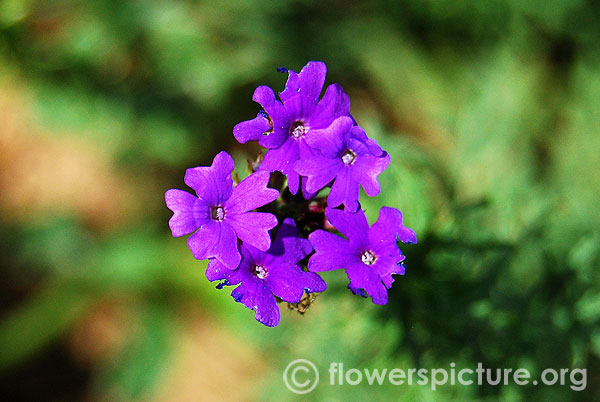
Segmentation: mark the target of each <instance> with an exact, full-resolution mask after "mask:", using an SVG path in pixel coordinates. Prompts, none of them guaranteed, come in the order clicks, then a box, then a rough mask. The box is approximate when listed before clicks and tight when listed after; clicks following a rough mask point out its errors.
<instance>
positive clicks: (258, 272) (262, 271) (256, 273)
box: [252, 265, 267, 279]
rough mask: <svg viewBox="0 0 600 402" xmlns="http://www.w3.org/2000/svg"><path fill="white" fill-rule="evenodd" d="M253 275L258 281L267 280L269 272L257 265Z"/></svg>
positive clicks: (253, 269)
mask: <svg viewBox="0 0 600 402" xmlns="http://www.w3.org/2000/svg"><path fill="white" fill-rule="evenodd" d="M252 274H253V275H254V276H256V277H257V278H258V279H265V278H266V277H267V270H266V269H265V267H263V266H262V265H255V266H254V267H253V268H252Z"/></svg>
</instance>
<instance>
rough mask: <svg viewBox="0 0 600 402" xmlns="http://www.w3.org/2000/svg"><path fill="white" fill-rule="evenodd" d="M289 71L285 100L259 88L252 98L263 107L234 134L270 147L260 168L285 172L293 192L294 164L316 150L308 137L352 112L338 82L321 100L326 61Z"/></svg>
mask: <svg viewBox="0 0 600 402" xmlns="http://www.w3.org/2000/svg"><path fill="white" fill-rule="evenodd" d="M288 73H289V77H288V80H287V83H286V85H285V90H284V91H283V92H280V93H279V97H280V99H281V101H279V100H277V98H276V97H275V93H274V92H273V90H272V89H271V88H269V87H267V86H259V87H258V88H256V91H254V96H253V97H252V99H253V100H254V101H255V102H257V103H259V104H260V105H261V106H262V107H263V110H262V111H261V112H260V113H258V115H257V116H256V118H254V119H253V120H248V121H244V122H241V123H239V124H237V125H236V126H235V127H234V129H233V134H234V135H235V138H236V139H237V140H238V141H239V142H240V143H242V144H245V143H246V142H248V141H258V143H259V144H260V145H261V146H263V147H265V148H267V149H269V150H268V151H267V152H266V154H265V155H264V158H263V161H262V163H261V165H260V170H266V171H269V172H274V171H279V172H281V173H283V174H285V175H286V176H287V179H288V187H289V189H290V192H291V193H292V194H296V192H297V191H298V188H299V184H300V175H299V174H298V173H297V172H296V170H295V169H294V164H295V163H296V161H298V160H299V159H300V160H304V159H306V158H309V157H311V156H312V153H313V152H314V151H313V149H312V148H311V146H309V145H308V144H307V139H309V138H310V137H312V136H314V135H315V134H314V131H316V130H320V129H325V128H327V127H329V126H330V124H331V123H332V122H333V121H334V120H335V119H336V118H338V117H340V116H350V101H349V100H348V96H347V95H346V94H345V93H344V90H343V89H342V87H341V86H339V85H337V84H332V85H330V86H329V87H328V88H327V90H326V91H325V95H323V98H322V99H321V100H320V101H319V96H320V95H321V91H322V89H323V84H324V82H325V75H326V73H327V68H326V67H325V63H322V62H315V61H311V62H309V63H308V64H307V65H306V66H305V67H304V68H302V70H301V71H300V73H299V74H298V73H295V72H294V71H288Z"/></svg>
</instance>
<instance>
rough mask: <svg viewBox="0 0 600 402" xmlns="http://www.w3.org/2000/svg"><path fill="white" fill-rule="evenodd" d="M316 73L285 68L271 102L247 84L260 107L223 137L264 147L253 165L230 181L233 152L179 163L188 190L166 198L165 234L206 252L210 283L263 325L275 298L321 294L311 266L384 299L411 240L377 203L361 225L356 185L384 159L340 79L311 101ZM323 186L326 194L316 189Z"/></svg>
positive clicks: (301, 299) (298, 305) (369, 178)
mask: <svg viewBox="0 0 600 402" xmlns="http://www.w3.org/2000/svg"><path fill="white" fill-rule="evenodd" d="M281 70H283V71H287V70H285V69H281ZM326 72H327V69H326V67H325V64H324V63H322V62H316V61H311V62H309V63H308V64H307V65H306V66H304V67H303V68H302V70H301V71H300V73H296V72H294V71H288V73H289V76H288V79H287V82H286V84H285V89H284V91H283V92H280V93H279V99H278V98H277V97H276V95H275V93H274V92H273V90H272V89H271V88H269V87H266V86H260V87H258V88H256V90H255V91H254V96H253V100H254V101H255V102H257V103H259V104H260V105H261V106H262V107H263V110H261V111H260V112H259V113H258V115H257V116H256V118H254V119H252V120H248V121H244V122H241V123H239V124H237V125H236V126H235V128H234V129H233V133H234V136H235V138H236V139H237V140H238V141H239V142H241V143H242V144H243V143H246V142H248V141H258V143H259V145H261V146H262V147H263V148H266V151H265V154H264V156H263V157H262V159H261V158H260V156H259V157H258V158H256V159H253V160H252V161H249V164H248V167H249V170H250V171H251V173H250V175H249V176H248V177H246V178H245V179H244V180H242V181H241V182H240V183H239V184H238V185H237V186H235V187H234V186H233V178H232V172H233V168H234V166H233V165H234V164H233V159H232V158H231V156H229V154H227V153H226V152H221V153H219V154H218V155H217V156H216V157H215V158H214V160H213V163H212V165H211V166H210V167H196V168H193V169H188V170H187V171H186V174H185V179H184V181H185V183H186V184H187V185H188V186H189V187H191V188H193V189H194V190H195V191H196V195H192V194H190V193H188V192H185V191H182V190H175V189H171V190H168V191H167V192H166V194H165V200H166V203H167V207H168V208H169V209H171V210H172V211H173V212H174V214H173V216H172V217H171V219H170V221H169V226H170V228H171V231H172V233H173V236H176V237H179V236H183V235H187V234H192V235H191V236H190V237H189V239H188V246H189V248H190V250H191V251H192V254H193V255H194V257H195V258H197V259H199V260H200V259H208V260H209V263H208V268H207V270H206V276H207V278H208V279H209V280H210V281H220V282H219V284H218V285H217V288H219V289H220V288H222V287H224V286H235V288H234V289H233V291H232V292H231V295H232V296H233V298H234V300H235V301H237V302H240V303H242V304H243V305H244V306H246V307H247V308H249V309H252V310H255V312H256V319H257V320H258V321H259V322H261V323H262V324H264V325H267V326H270V327H273V326H276V325H278V324H279V321H280V319H281V313H280V310H279V307H278V303H281V302H287V303H288V307H289V308H290V309H295V310H297V311H298V312H299V313H302V314H303V313H304V312H305V311H306V308H307V307H308V306H309V305H310V304H311V303H312V302H313V301H314V300H315V298H316V296H317V295H318V294H319V293H320V292H323V291H325V289H326V288H327V285H326V283H325V282H324V281H323V279H321V277H320V276H319V275H318V274H317V273H316V272H322V271H331V270H338V269H344V270H345V271H346V274H347V275H348V278H349V279H350V284H349V285H348V288H349V289H350V290H351V291H352V292H353V293H355V294H359V295H361V296H363V297H367V296H370V297H371V298H372V300H373V303H375V304H385V303H387V301H388V289H389V288H390V287H391V286H392V283H393V282H394V278H393V275H395V274H399V275H404V272H405V268H404V263H403V261H404V258H405V257H404V255H402V252H401V251H400V249H399V248H398V242H399V241H400V242H403V243H416V242H417V237H416V235H415V232H413V231H412V230H411V229H409V228H407V227H405V226H404V224H403V222H402V213H401V212H400V211H399V210H397V209H395V208H390V207H383V208H381V210H380V211H379V218H378V220H377V222H375V223H374V224H373V226H371V227H369V223H368V221H367V218H366V216H365V213H364V211H363V210H362V209H361V206H360V202H359V197H360V187H361V186H362V188H363V189H364V190H365V192H366V193H367V195H368V196H370V197H375V196H377V195H378V194H379V193H380V190H381V189H380V185H379V181H378V177H379V175H380V174H381V173H382V172H383V171H384V170H385V169H386V168H387V167H388V165H389V164H390V155H389V154H388V153H387V152H385V151H384V150H382V149H381V147H380V146H379V145H378V144H377V142H376V141H374V140H372V139H370V138H369V137H368V136H367V134H366V133H365V131H364V130H363V129H362V128H361V127H360V126H359V125H358V124H357V122H356V121H355V120H354V118H353V117H352V116H351V115H350V101H349V100H348V96H347V95H346V94H345V93H344V90H343V89H342V87H341V86H339V85H338V84H333V85H329V86H328V87H327V90H326V91H325V93H324V95H323V97H322V98H320V96H321V91H322V89H323V84H324V82H325V75H326ZM275 171H279V172H281V173H283V174H284V175H285V177H284V176H283V175H280V174H272V173H273V172H275ZM286 177H287V181H286ZM269 186H270V187H269ZM326 186H331V191H330V192H329V193H328V194H327V195H326V196H319V192H320V191H321V190H322V189H323V188H325V187H326ZM300 188H302V195H297V193H298V190H299V189H300ZM342 207H343V208H344V209H343V210H342V209H341V208H342ZM278 222H279V223H278ZM335 230H337V231H339V232H340V233H341V234H342V235H343V236H345V238H343V237H341V236H338V235H337V234H335V233H333V232H334V231H335ZM272 236H274V239H273V241H271V238H272ZM313 249H314V253H313Z"/></svg>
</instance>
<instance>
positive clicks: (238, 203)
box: [165, 152, 279, 269]
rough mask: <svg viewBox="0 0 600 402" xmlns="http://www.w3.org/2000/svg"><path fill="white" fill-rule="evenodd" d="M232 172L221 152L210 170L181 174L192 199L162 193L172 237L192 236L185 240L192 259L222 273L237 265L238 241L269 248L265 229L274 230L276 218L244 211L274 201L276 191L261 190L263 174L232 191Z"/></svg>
mask: <svg viewBox="0 0 600 402" xmlns="http://www.w3.org/2000/svg"><path fill="white" fill-rule="evenodd" d="M233 167H234V166H233V159H232V158H231V156H229V154H228V153H227V152H221V153H219V154H218V155H217V156H215V158H214V160H213V163H212V165H211V166H210V167H197V168H193V169H188V170H187V171H186V174H185V179H184V181H185V184H187V185H188V186H189V187H191V188H193V189H194V190H195V191H196V194H197V197H196V196H194V195H192V194H190V193H188V192H186V191H182V190H176V189H171V190H168V191H167V192H166V193H165V201H166V203H167V207H168V208H169V209H170V210H171V211H173V212H174V214H173V217H172V218H171V219H170V220H169V226H170V228H171V232H172V233H173V236H175V237H179V236H183V235H186V234H190V233H192V232H195V233H194V234H193V235H192V236H190V238H189V239H188V246H189V248H190V250H191V251H192V254H193V255H194V257H195V258H196V259H198V260H203V259H206V258H215V259H217V260H218V261H220V262H221V263H222V264H223V266H225V267H227V268H228V269H236V268H237V266H238V265H239V264H240V260H241V256H240V253H239V251H238V247H237V243H238V239H240V240H242V241H243V242H244V243H247V244H249V245H252V246H254V247H256V248H257V249H259V250H268V249H269V247H270V246H271V238H270V236H269V230H270V229H273V228H274V227H275V226H277V218H276V217H275V215H273V214H270V213H264V212H249V211H251V210H253V209H256V208H259V207H262V206H263V205H266V204H268V203H270V202H272V201H274V200H275V199H277V197H278V196H279V191H277V190H275V189H272V188H268V187H267V184H268V183H269V177H270V175H269V173H268V172H256V173H253V174H251V175H250V176H248V177H246V178H245V179H244V180H242V181H241V182H240V184H238V185H237V186H236V187H235V188H233V179H232V177H231V174H232V172H233Z"/></svg>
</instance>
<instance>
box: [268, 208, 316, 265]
mask: <svg viewBox="0 0 600 402" xmlns="http://www.w3.org/2000/svg"><path fill="white" fill-rule="evenodd" d="M312 250H313V247H312V245H311V244H310V242H309V241H308V240H306V239H303V238H302V237H299V236H298V229H297V228H296V222H295V221H294V220H293V219H292V218H286V219H285V220H284V221H283V223H282V224H281V226H280V227H279V230H278V231H277V236H275V240H274V241H273V244H272V245H271V248H270V249H269V254H271V255H273V256H276V257H283V258H285V259H286V260H287V261H289V262H290V263H292V264H296V263H297V262H298V261H300V260H301V259H303V258H304V257H306V256H307V255H309V254H310V253H311V251H312Z"/></svg>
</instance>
